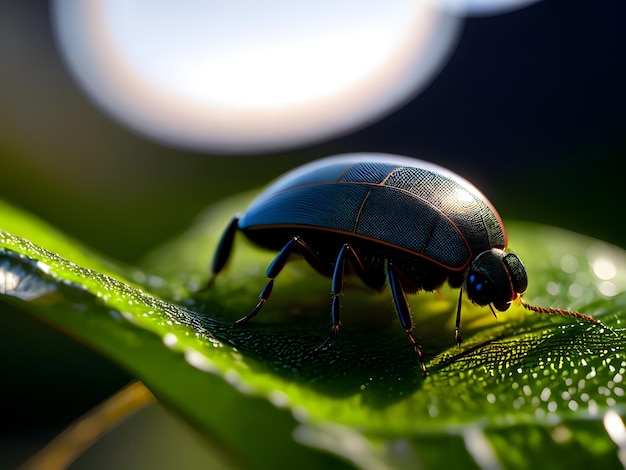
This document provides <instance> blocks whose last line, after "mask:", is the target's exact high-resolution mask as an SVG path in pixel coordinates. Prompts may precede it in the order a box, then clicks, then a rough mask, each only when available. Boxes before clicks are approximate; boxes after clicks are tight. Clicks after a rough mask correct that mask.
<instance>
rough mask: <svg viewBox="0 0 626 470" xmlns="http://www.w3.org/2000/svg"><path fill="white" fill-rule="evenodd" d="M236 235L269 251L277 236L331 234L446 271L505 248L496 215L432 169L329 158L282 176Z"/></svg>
mask: <svg viewBox="0 0 626 470" xmlns="http://www.w3.org/2000/svg"><path fill="white" fill-rule="evenodd" d="M239 228H240V229H241V230H242V231H243V232H244V233H246V234H247V235H248V236H250V238H252V239H253V240H254V241H256V242H257V243H259V244H261V245H262V246H266V247H267V248H272V249H277V248H279V247H280V246H282V244H284V238H283V237H280V236H276V235H278V234H280V233H281V232H285V233H286V232H293V231H294V229H297V228H302V229H312V230H315V231H318V232H324V231H326V232H329V233H331V232H332V233H338V234H342V235H344V236H348V237H353V238H359V239H363V240H368V241H372V242H374V243H378V244H382V245H386V246H387V247H389V248H391V249H393V250H400V251H402V252H404V253H406V254H409V255H412V256H417V257H420V258H424V259H427V260H429V261H431V262H433V263H435V264H437V265H439V266H441V267H444V268H446V269H449V270H452V271H461V270H463V269H464V268H465V267H466V266H467V265H468V263H469V261H470V259H471V258H472V256H473V255H474V254H476V253H477V252H480V251H482V250H484V249H487V248H492V247H493V248H505V245H506V235H505V232H504V230H503V228H502V223H501V220H500V217H499V215H498V214H497V212H496V211H495V209H494V208H493V207H492V206H491V205H490V204H489V203H488V202H487V200H486V199H485V198H484V196H483V195H482V194H481V193H480V192H479V191H478V190H477V189H476V188H475V187H474V186H473V185H471V184H470V183H469V182H467V181H466V180H464V179H462V178H460V177H459V176H457V175H455V174H454V173H452V172H450V171H448V170H446V169H444V168H441V167H438V166H437V165H433V164H430V163H427V162H423V161H421V160H417V159H411V158H401V157H396V156H390V155H386V154H367V155H365V156H364V155H363V154H357V155H344V156H337V157H331V158H327V159H323V160H319V161H317V162H314V163H311V164H308V165H304V166H302V167H300V168H298V169H296V170H294V171H292V172H289V173H287V174H285V175H284V176H282V177H281V178H279V179H278V180H277V181H275V182H274V183H273V184H271V185H270V186H269V187H268V188H267V189H266V190H265V191H263V193H262V194H261V195H260V196H259V197H258V198H257V199H256V200H255V201H254V202H253V203H252V204H251V205H250V207H249V208H248V210H247V211H246V212H245V213H244V215H243V216H242V218H241V219H240V221H239ZM285 229H288V230H285ZM253 232H263V234H260V233H253ZM281 238H282V239H281Z"/></svg>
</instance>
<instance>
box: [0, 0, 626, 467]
mask: <svg viewBox="0 0 626 470" xmlns="http://www.w3.org/2000/svg"><path fill="white" fill-rule="evenodd" d="M625 10H626V8H625V7H624V2H623V1H619V0H616V1H613V2H603V1H599V2H588V1H579V0H545V1H543V2H540V3H538V4H536V5H533V6H531V7H528V8H525V9H523V10H520V11H517V12H513V13H509V14H504V15H498V16H492V17H481V18H470V19H468V20H467V21H466V23H465V26H464V29H463V33H462V36H461V38H460V42H459V44H458V47H457V49H456V51H455V53H454V54H453V56H452V58H451V60H450V62H449V63H448V64H447V65H446V66H445V68H444V69H443V71H442V72H441V73H440V74H439V75H438V76H437V77H436V78H435V80H434V82H433V83H432V84H431V85H430V86H429V87H428V88H427V89H426V90H425V91H424V92H423V93H422V94H421V95H420V96H418V97H416V98H415V99H414V100H413V101H411V102H410V103H408V104H407V105H406V106H405V107H403V108H402V109H400V110H398V111H397V112H395V113H393V114H392V115H390V116H388V117H387V118H385V119H383V120H381V121H380V122H378V123H376V124H374V125H370V126H368V127H366V128H363V129H361V130H359V131H357V132H354V133H352V134H350V135H346V136H344V137H341V138H338V139H335V140H332V141H329V142H325V143H322V144H319V145H315V146H312V147H309V148H305V149H297V150H294V151H291V152H288V153H281V154H277V155H265V156H257V157H253V158H250V157H245V158H244V157H224V156H219V155H207V154H200V153H193V152H186V151H183V150H180V149H174V148H167V147H163V146H160V145H158V144H156V143H153V142H150V141H147V140H144V139H143V138H142V137H140V136H137V135H134V134H132V133H131V132H130V131H129V130H127V129H125V128H123V127H121V126H120V125H118V124H117V123H116V122H114V121H112V120H110V119H109V118H108V116H106V115H103V114H102V113H101V112H100V111H99V110H98V109H97V108H96V107H95V106H94V105H93V104H92V103H91V102H89V101H88V99H87V98H86V97H85V96H84V95H82V93H81V92H80V90H79V89H77V87H76V86H75V84H74V83H73V82H72V79H71V77H70V76H69V75H68V73H67V71H66V69H65V68H64V65H63V63H62V62H61V60H60V57H59V54H58V52H57V50H56V49H55V43H54V40H53V36H52V32H51V28H50V25H49V19H48V6H47V3H46V2H42V1H31V2H21V1H13V0H10V1H7V0H4V1H3V2H2V3H0V64H1V69H0V70H1V72H0V175H1V176H0V182H1V184H0V197H1V198H4V199H6V200H8V201H10V202H12V203H15V204H17V205H19V206H21V207H23V208H24V209H26V210H28V211H31V212H33V213H35V214H37V215H39V216H40V217H42V218H43V219H45V220H47V221H49V222H50V223H52V224H53V225H55V226H57V227H58V228H60V229H61V230H63V231H65V232H66V233H68V234H70V235H72V236H74V237H75V238H77V239H79V240H81V241H83V242H84V243H85V244H87V245H89V246H91V247H93V248H96V249H98V250H100V251H101V252H103V253H104V254H106V255H108V256H110V257H112V258H114V259H119V260H122V261H126V262H134V261H136V260H138V259H140V258H141V256H142V255H143V254H144V253H146V252H147V251H149V250H150V249H151V248H153V247H155V246H158V245H159V244H160V243H162V242H163V241H165V240H167V239H169V238H170V237H172V236H175V235H176V234H178V233H180V232H181V231H183V230H184V229H185V228H186V227H187V226H188V225H189V224H190V223H191V222H192V220H193V218H194V217H195V215H197V214H198V213H199V212H200V211H201V210H202V209H203V208H205V207H206V206H208V205H210V204H211V203H212V202H215V201H217V200H220V199H222V198H225V197H227V196H228V195H231V194H236V193H238V192H241V191H245V190H248V189H250V188H253V187H257V186H260V185H263V184H264V183H265V182H267V181H268V180H270V179H271V178H273V177H275V176H277V175H278V174H280V173H282V172H283V171H284V170H286V169H288V168H291V167H293V166H295V165H297V164H299V163H301V162H304V161H308V160H312V159H315V158H318V157H322V156H326V155H331V154H336V153H343V152H354V151H382V152H391V153H399V154H405V155H410V156H415V157H419V158H422V159H425V160H431V161H434V162H436V163H438V164H440V165H443V166H447V167H449V168H451V169H452V170H454V171H456V172H457V173H460V174H461V175H463V176H465V177H466V178H467V179H469V180H470V181H472V182H474V183H475V184H476V185H477V186H478V187H479V188H480V189H481V190H482V191H483V192H484V193H485V194H486V195H487V196H488V197H489V199H491V201H492V202H493V203H494V205H495V206H496V207H497V208H498V210H499V212H500V214H501V215H502V216H503V218H504V219H518V220H528V221H535V222H541V223H547V224H552V225H557V226H561V227H565V228H568V229H571V230H574V231H577V232H581V233H585V234H588V235H591V236H593V237H597V238H600V239H603V240H606V241H610V242H613V243H615V244H618V245H620V246H622V247H626V230H625V227H626V223H624V221H623V217H624V211H623V209H622V204H623V199H624V196H625V195H626V191H625V190H624V186H623V185H624V182H623V181H624V176H623V175H624V168H625V164H624V156H625V155H626V152H625V151H626V112H625V110H624V105H625V104H626V96H625V95H626V91H625V90H626V80H625V79H626V74H625V72H624V65H625V62H626V47H625V42H624V39H625V36H626V33H625V28H624V26H623V21H624V13H626V11H625ZM1 217H2V215H1V214H0V218H1ZM0 223H1V220H0ZM537 243H540V241H537ZM510 244H511V247H512V248H515V240H510ZM0 314H1V315H2V317H3V318H5V319H6V323H4V325H5V326H4V327H3V328H2V333H0V334H2V338H3V339H2V342H1V343H0V354H1V355H2V357H3V360H2V362H0V364H1V365H2V367H3V376H4V378H3V387H2V392H1V393H2V396H0V402H2V405H0V421H1V422H2V427H1V428H0V441H2V442H1V443H0V451H3V450H4V451H8V450H9V449H10V450H11V451H12V452H13V454H11V455H16V454H15V453H16V452H17V451H16V448H17V446H23V449H24V452H26V453H27V452H28V450H29V449H31V448H36V446H37V445H38V443H39V442H42V441H45V439H47V436H49V435H51V434H54V433H55V432H56V431H57V430H58V429H60V428H62V427H63V426H64V425H65V424H67V423H69V422H70V421H71V420H72V419H74V418H75V417H76V416H78V415H79V414H80V413H81V412H83V411H84V410H85V409H88V408H89V407H90V406H92V405H93V404H95V403H97V402H98V401H100V400H101V399H103V398H104V397H106V396H107V395H109V394H110V393H112V392H113V391H115V390H116V389H117V388H119V387H120V386H122V385H123V384H124V383H126V382H127V381H128V380H130V377H128V376H127V375H126V374H125V373H124V372H123V371H121V370H119V369H117V367H116V366H114V365H112V364H110V363H108V362H107V361H106V360H104V359H102V358H99V357H98V356H96V355H95V354H93V353H90V352H89V351H87V350H85V349H84V348H83V347H82V346H80V345H78V344H76V343H74V342H72V341H71V340H69V339H67V338H65V337H64V336H63V335H61V334H60V333H57V332H55V331H54V330H52V329H51V328H49V327H47V326H44V325H41V324H40V323H39V322H38V321H36V320H34V319H32V318H30V317H25V315H24V314H22V313H21V312H19V311H16V310H14V309H12V308H9V307H8V306H7V305H6V304H0ZM33 436H34V437H35V439H32V438H33ZM26 438H28V440H27V439H26ZM14 458H16V457H14ZM17 461H19V460H17ZM1 463H2V462H1V461H0V464H1Z"/></svg>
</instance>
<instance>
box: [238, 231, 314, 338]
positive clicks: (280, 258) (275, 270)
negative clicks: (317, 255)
mask: <svg viewBox="0 0 626 470" xmlns="http://www.w3.org/2000/svg"><path fill="white" fill-rule="evenodd" d="M302 245H303V242H302V241H301V240H300V237H293V238H292V239H290V240H289V241H288V242H287V244H286V245H285V246H284V247H283V249H282V250H280V252H279V253H278V254H277V255H276V258H274V261H272V262H271V263H270V265H269V267H268V268H267V271H266V272H265V275H266V276H267V277H268V278H269V281H268V282H267V284H265V287H264V288H263V290H262V291H261V293H260V294H259V302H258V303H257V304H256V306H255V307H254V308H253V309H252V311H251V312H250V313H248V314H247V315H246V316H245V317H242V318H240V319H239V320H237V321H236V322H235V326H239V325H242V324H244V323H246V322H247V321H248V320H250V319H251V318H252V317H254V316H255V315H256V314H257V313H259V311H260V310H261V307H263V304H264V303H265V302H267V300H268V299H269V298H270V295H271V294H272V288H273V287H274V279H275V278H276V276H278V275H279V274H280V272H281V271H282V269H283V268H284V267H285V263H286V262H287V259H289V255H290V254H291V253H293V250H294V249H295V248H296V247H298V246H302Z"/></svg>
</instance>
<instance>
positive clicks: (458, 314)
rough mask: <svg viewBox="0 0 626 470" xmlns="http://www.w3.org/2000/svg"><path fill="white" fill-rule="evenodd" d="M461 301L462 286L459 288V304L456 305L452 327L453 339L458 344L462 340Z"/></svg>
mask: <svg viewBox="0 0 626 470" xmlns="http://www.w3.org/2000/svg"><path fill="white" fill-rule="evenodd" d="M462 301H463V287H461V289H460V290H459V304H458V305H457V307H456V324H455V327H454V339H455V340H456V344H458V345H460V344H461V343H462V342H463V337H462V336H461V303H462Z"/></svg>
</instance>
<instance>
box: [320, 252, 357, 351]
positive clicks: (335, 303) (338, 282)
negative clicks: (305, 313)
mask: <svg viewBox="0 0 626 470" xmlns="http://www.w3.org/2000/svg"><path fill="white" fill-rule="evenodd" d="M348 253H351V254H352V256H353V257H354V258H355V259H357V260H358V257H357V256H356V253H355V252H354V250H353V249H352V247H351V246H350V245H349V244H348V243H344V244H343V246H342V247H341V250H339V255H337V261H335V269H334V271H333V280H332V285H331V294H332V305H331V310H330V313H331V318H332V322H333V325H332V327H331V329H330V334H329V335H328V338H326V339H325V340H324V342H323V343H322V344H320V345H319V346H318V347H317V348H315V352H320V351H323V350H325V349H327V348H328V347H330V346H331V345H332V344H333V342H334V341H335V338H336V337H337V333H338V332H339V328H340V327H341V306H340V305H339V295H340V294H341V291H342V289H343V275H344V271H345V267H346V257H347V255H348ZM359 263H360V261H359Z"/></svg>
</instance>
